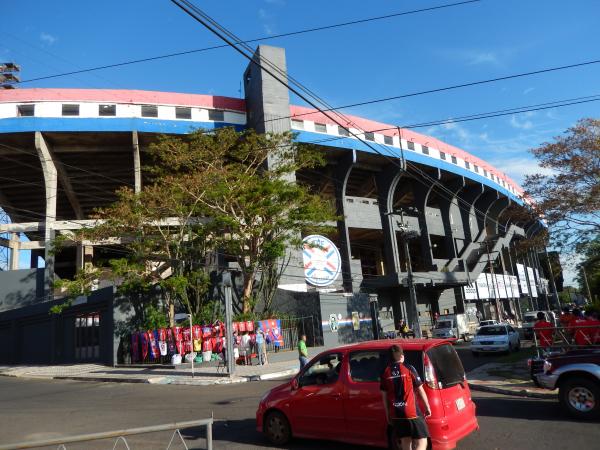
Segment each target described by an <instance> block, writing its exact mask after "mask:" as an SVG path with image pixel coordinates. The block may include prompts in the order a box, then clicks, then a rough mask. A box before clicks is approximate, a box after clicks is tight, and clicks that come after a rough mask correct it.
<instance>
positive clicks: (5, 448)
mask: <svg viewBox="0 0 600 450" xmlns="http://www.w3.org/2000/svg"><path fill="white" fill-rule="evenodd" d="M213 422H214V419H213V417H212V416H211V418H210V419H202V420H191V421H188V422H175V423H169V424H164V425H153V426H149V427H141V428H128V429H125V430H115V431H105V432H102V433H92V434H80V435H78V436H69V437H64V438H54V439H47V440H45V441H33V442H22V443H19V444H8V445H0V450H17V449H22V448H39V447H49V446H54V445H56V446H58V447H57V449H64V450H66V448H67V447H66V445H65V444H73V443H76V442H89V441H98V440H100V439H113V438H116V440H115V445H114V446H113V450H114V449H115V448H116V447H117V444H118V443H119V441H121V442H123V443H124V444H125V447H126V448H127V449H128V450H129V444H128V443H127V439H125V436H133V435H138V434H146V433H156V432H159V431H169V430H174V431H173V434H172V435H171V440H170V441H169V445H168V446H167V450H168V449H169V448H170V447H171V444H172V443H173V439H175V436H179V439H180V440H181V442H182V444H183V446H184V447H185V448H186V449H187V448H188V447H187V444H186V443H185V440H184V439H183V436H181V433H180V431H179V430H181V429H184V428H191V427H198V426H205V427H206V448H207V449H208V450H212V425H213Z"/></svg>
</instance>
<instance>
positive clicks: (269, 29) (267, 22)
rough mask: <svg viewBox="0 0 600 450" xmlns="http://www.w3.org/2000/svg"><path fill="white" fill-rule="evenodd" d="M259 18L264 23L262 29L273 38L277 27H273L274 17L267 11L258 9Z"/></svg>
mask: <svg viewBox="0 0 600 450" xmlns="http://www.w3.org/2000/svg"><path fill="white" fill-rule="evenodd" d="M258 18H259V19H260V21H261V22H262V27H263V30H264V32H265V34H266V35H267V36H273V35H274V34H275V33H276V32H275V27H274V25H273V15H272V14H270V13H269V12H268V11H267V10H266V9H264V8H259V9H258Z"/></svg>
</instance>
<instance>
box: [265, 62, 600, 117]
mask: <svg viewBox="0 0 600 450" xmlns="http://www.w3.org/2000/svg"><path fill="white" fill-rule="evenodd" d="M598 63H600V59H595V60H591V61H584V62H580V63H575V64H568V65H564V66H556V67H549V68H546V69H539V70H534V71H531V72H522V73H518V74H514V75H506V76H503V77H496V78H488V79H486V80H479V81H471V82H468V83H460V84H454V85H451V86H444V87H440V88H433V89H426V90H424V91H416V92H410V93H407V94H400V95H394V96H391V97H384V98H379V99H375V100H367V101H364V102H358V103H351V104H347V105H342V106H336V107H331V108H329V109H322V110H319V112H321V113H325V112H328V111H335V110H340V109H347V108H353V107H356V106H366V105H373V104H375V103H383V102H389V101H392V100H399V99H402V98H409V97H417V96H420V95H426V94H433V93H436V92H444V91H451V90H454V89H461V88H465V87H471V86H478V85H482V84H489V83H495V82H497V81H504V80H511V79H515V78H522V77H528V76H531V75H539V74H542V73H549V72H557V71H559V70H566V69H573V68H576V67H584V66H590V65H593V64H598ZM314 113H315V112H314V111H311V112H306V113H300V114H295V115H290V116H283V117H276V118H272V119H268V120H266V121H265V122H270V121H274V120H282V119H293V118H296V117H302V116H307V115H310V114H314Z"/></svg>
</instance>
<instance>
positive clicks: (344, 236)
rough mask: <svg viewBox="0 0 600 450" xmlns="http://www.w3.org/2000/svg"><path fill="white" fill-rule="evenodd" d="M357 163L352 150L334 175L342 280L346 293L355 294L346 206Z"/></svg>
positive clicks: (343, 158) (341, 160)
mask: <svg viewBox="0 0 600 450" xmlns="http://www.w3.org/2000/svg"><path fill="white" fill-rule="evenodd" d="M355 163H356V151H354V150H352V153H349V154H346V155H344V156H343V157H342V158H340V160H339V164H338V165H337V166H336V168H335V173H334V178H335V180H334V184H335V203H336V214H337V216H338V217H340V220H338V221H337V229H338V235H339V238H340V256H341V258H342V279H343V285H344V292H353V291H354V286H353V283H352V267H351V264H350V260H351V258H352V251H351V248H350V234H349V232H348V225H347V224H346V220H345V219H344V218H345V217H346V214H345V206H346V186H347V184H348V178H349V177H350V173H351V172H352V167H353V166H354V164H355Z"/></svg>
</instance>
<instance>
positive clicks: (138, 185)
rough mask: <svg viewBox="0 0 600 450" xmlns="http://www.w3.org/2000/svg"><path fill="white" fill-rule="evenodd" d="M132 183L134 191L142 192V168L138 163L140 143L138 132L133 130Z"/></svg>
mask: <svg viewBox="0 0 600 450" xmlns="http://www.w3.org/2000/svg"><path fill="white" fill-rule="evenodd" d="M132 138H133V185H134V190H135V193H136V194H137V193H139V192H142V168H141V163H140V144H139V140H138V132H137V131H134V132H133V135H132Z"/></svg>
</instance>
